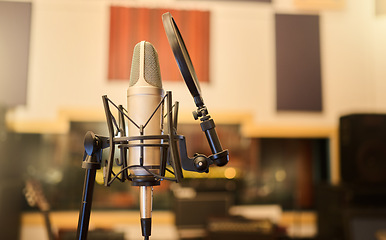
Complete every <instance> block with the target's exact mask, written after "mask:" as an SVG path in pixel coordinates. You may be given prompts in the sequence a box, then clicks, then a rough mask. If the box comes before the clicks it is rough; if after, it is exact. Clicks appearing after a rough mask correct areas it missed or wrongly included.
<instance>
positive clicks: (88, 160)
mask: <svg viewBox="0 0 386 240" xmlns="http://www.w3.org/2000/svg"><path fill="white" fill-rule="evenodd" d="M84 146H85V154H84V155H85V157H84V158H83V163H82V168H84V169H86V171H85V172H86V173H85V177H84V185H83V194H82V205H81V209H80V212H79V220H78V229H77V233H76V239H77V240H86V239H87V234H88V227H89V222H90V213H91V205H92V197H93V192H94V185H95V175H96V171H97V169H100V168H101V150H102V148H101V142H100V139H99V138H98V137H97V136H95V134H94V133H92V132H87V133H86V136H85V139H84Z"/></svg>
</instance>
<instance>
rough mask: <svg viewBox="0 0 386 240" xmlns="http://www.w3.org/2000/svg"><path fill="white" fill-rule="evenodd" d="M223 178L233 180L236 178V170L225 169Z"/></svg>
mask: <svg viewBox="0 0 386 240" xmlns="http://www.w3.org/2000/svg"><path fill="white" fill-rule="evenodd" d="M224 176H225V177H226V178H227V179H233V178H235V177H236V169H234V168H232V167H229V168H227V169H225V171H224Z"/></svg>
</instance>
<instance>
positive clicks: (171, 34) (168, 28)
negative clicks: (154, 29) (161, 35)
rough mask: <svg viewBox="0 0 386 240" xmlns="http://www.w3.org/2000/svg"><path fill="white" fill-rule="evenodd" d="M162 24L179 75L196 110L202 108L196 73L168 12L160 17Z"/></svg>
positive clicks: (202, 103) (202, 102)
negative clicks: (191, 97)
mask: <svg viewBox="0 0 386 240" xmlns="http://www.w3.org/2000/svg"><path fill="white" fill-rule="evenodd" d="M162 22H163V25H164V29H165V32H166V36H167V38H168V41H169V44H170V47H171V48H172V51H173V54H174V57H175V59H176V61H177V64H178V67H179V69H180V72H181V75H182V77H183V79H184V81H185V83H186V85H187V86H188V89H189V91H190V93H191V94H192V96H193V98H194V102H195V103H196V106H197V107H198V108H200V107H203V106H204V101H203V99H202V97H201V93H200V92H201V89H200V85H199V83H198V79H197V75H196V71H195V70H194V67H193V64H192V61H191V60H190V56H189V53H188V50H187V49H186V46H185V43H184V40H183V39H182V36H181V33H180V31H179V29H178V27H177V24H176V22H175V21H174V19H173V17H172V15H171V14H170V13H169V12H167V13H164V14H163V15H162Z"/></svg>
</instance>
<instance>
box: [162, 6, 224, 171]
mask: <svg viewBox="0 0 386 240" xmlns="http://www.w3.org/2000/svg"><path fill="white" fill-rule="evenodd" d="M162 22H163V25H164V29H165V32H166V36H167V38H168V41H169V44H170V47H171V48H172V50H173V54H174V57H175V59H176V61H177V64H178V67H179V69H180V72H181V75H182V77H183V78H184V81H185V83H186V85H187V86H188V89H189V91H190V93H191V94H192V96H193V98H194V102H195V103H196V106H197V111H194V112H193V116H194V118H195V119H196V120H197V119H198V117H200V120H201V124H200V125H201V129H202V131H204V132H205V135H206V138H207V140H208V143H209V146H210V149H211V151H212V153H213V155H211V156H209V158H206V157H204V158H203V159H200V158H198V156H199V155H196V158H195V160H194V162H195V163H194V164H195V165H196V166H198V167H196V170H199V171H200V172H207V169H208V167H209V165H210V164H212V163H213V162H214V163H215V164H216V165H217V166H224V165H225V164H227V163H228V161H229V152H228V150H223V149H222V146H221V143H220V140H219V138H218V136H217V132H216V130H215V124H214V121H213V119H212V118H211V117H210V115H209V114H208V110H207V108H206V106H205V105H204V101H203V99H202V97H201V93H200V91H201V90H200V85H199V83H198V79H197V75H196V71H195V70H194V67H193V64H192V61H191V60H190V56H189V53H188V50H187V49H186V46H185V43H184V40H183V39H182V36H181V33H180V30H179V29H178V27H177V24H176V22H175V21H174V19H173V17H172V15H171V14H170V13H169V12H167V13H164V14H163V15H162ZM208 159H209V161H207V160H208ZM192 169H194V168H192Z"/></svg>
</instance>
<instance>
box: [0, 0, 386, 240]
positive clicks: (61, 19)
mask: <svg viewBox="0 0 386 240" xmlns="http://www.w3.org/2000/svg"><path fill="white" fill-rule="evenodd" d="M167 11H170V12H171V13H172V15H173V17H174V19H175V21H176V23H177V25H178V26H179V28H180V31H181V33H182V36H183V38H184V40H185V43H186V46H187V48H188V51H189V53H190V55H191V58H192V61H193V65H194V66H195V68H196V71H197V75H198V79H199V81H200V85H201V90H202V91H201V92H202V96H203V98H204V100H205V104H206V106H207V107H208V109H209V110H210V114H211V116H212V117H213V119H214V120H215V122H216V124H217V128H216V129H217V131H218V134H219V137H220V139H221V142H222V145H223V147H224V148H227V149H229V152H230V162H229V164H228V165H227V166H225V167H222V168H217V167H213V168H211V169H210V172H209V174H194V173H185V176H186V178H185V179H184V181H183V182H182V183H180V184H175V183H171V182H167V181H163V182H162V184H161V186H157V187H154V191H155V192H154V212H153V216H154V217H153V233H152V237H151V238H152V239H220V238H221V239H235V238H244V239H321V240H323V239H385V235H386V173H385V172H386V95H385V94H384V92H385V91H386V81H385V78H386V68H385V62H386V45H385V44H384V43H385V42H386V1H385V0H369V1H355V0H244V1H236V0H212V1H203V0H162V1H161V0H158V1H156V0H23V1H13V0H12V1H0V142H1V144H0V149H1V153H2V154H1V157H0V180H1V181H0V236H1V239H21V240H24V239H31V238H33V239H49V237H48V235H49V234H47V230H48V229H49V230H50V232H52V233H53V235H55V238H56V239H74V238H75V236H74V235H72V234H74V231H75V230H76V227H77V221H78V211H79V208H80V204H81V197H82V188H83V179H84V169H82V167H81V163H82V158H83V153H84V148H83V138H84V135H85V133H86V132H87V131H93V132H94V133H97V134H99V135H107V134H108V132H107V125H106V121H105V117H104V109H103V104H102V100H101V96H102V95H108V96H109V98H110V99H111V100H112V101H114V102H115V103H117V104H123V105H126V91H127V88H128V79H129V77H130V66H131V56H132V49H133V48H134V46H135V44H136V43H138V42H139V41H141V40H147V41H149V42H151V43H153V45H154V46H155V47H156V49H157V51H158V54H159V59H160V65H161V75H162V80H163V88H164V89H165V90H170V91H172V92H173V99H174V100H175V101H179V103H180V116H179V131H178V132H179V134H180V135H185V137H186V139H187V147H188V152H189V156H193V154H194V153H204V154H206V155H209V154H210V149H209V146H208V144H207V142H206V139H205V135H204V134H203V133H202V131H201V128H200V126H199V124H198V122H196V121H194V119H193V117H192V114H191V112H192V111H193V110H195V105H194V101H193V99H192V97H191V95H190V93H189V91H188V89H187V87H186V85H185V83H184V82H183V80H182V79H181V77H180V76H179V72H178V66H177V64H176V63H175V60H174V58H173V55H172V52H171V48H170V46H169V45H168V42H167V40H166V35H165V33H164V29H163V26H162V20H161V16H162V14H163V13H164V12H167ZM31 179H33V181H32V180H31ZM96 180H97V184H96V187H95V192H94V202H93V213H92V215H91V223H90V236H89V239H142V237H141V235H140V227H139V213H138V209H139V207H138V205H139V203H138V188H136V187H131V184H130V183H127V182H125V183H120V182H115V183H114V184H113V185H112V186H111V187H104V186H103V179H102V172H98V173H97V178H96ZM31 182H33V186H35V190H36V189H37V190H36V192H37V196H38V199H40V201H38V202H39V203H40V204H37V205H36V206H31V205H30V204H28V201H27V199H28V186H29V185H28V184H30V183H31ZM36 192H35V193H36ZM26 195H27V198H26ZM42 203H43V204H42ZM45 203H47V204H45ZM47 205H49V206H47ZM47 209H50V211H49V213H48V212H47V211H46V210H47ZM47 213H48V214H47ZM48 220H49V221H48Z"/></svg>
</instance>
